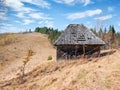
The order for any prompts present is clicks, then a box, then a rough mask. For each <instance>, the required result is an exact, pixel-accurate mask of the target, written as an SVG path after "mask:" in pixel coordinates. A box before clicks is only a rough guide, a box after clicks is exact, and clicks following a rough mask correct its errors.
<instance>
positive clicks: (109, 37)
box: [90, 25, 120, 49]
mask: <svg viewBox="0 0 120 90" xmlns="http://www.w3.org/2000/svg"><path fill="white" fill-rule="evenodd" d="M90 30H91V31H92V32H93V33H94V34H96V36H98V37H100V38H101V39H102V40H103V41H105V43H106V45H105V49H109V48H117V47H120V32H116V30H115V28H114V25H110V26H109V28H108V29H106V27H105V28H104V29H102V28H100V29H99V31H96V29H93V28H91V29H90Z"/></svg>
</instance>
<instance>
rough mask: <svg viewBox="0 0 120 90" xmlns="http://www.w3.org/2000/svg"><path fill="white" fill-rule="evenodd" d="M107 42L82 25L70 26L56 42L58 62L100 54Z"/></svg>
mask: <svg viewBox="0 0 120 90" xmlns="http://www.w3.org/2000/svg"><path fill="white" fill-rule="evenodd" d="M104 44H105V42H104V41H103V40H102V39H100V38H99V37H97V36H96V35H95V34H94V33H92V32H91V31H90V30H89V29H87V28H86V27H85V26H84V25H82V24H70V25H68V26H67V28H66V29H65V31H64V32H63V33H62V34H61V35H60V37H59V38H58V39H57V40H56V41H55V43H54V45H55V46H56V47H57V60H59V59H61V60H64V59H67V60H68V59H78V58H80V57H82V56H87V55H89V56H90V55H92V54H94V53H97V54H99V53H100V47H101V46H103V45H104Z"/></svg>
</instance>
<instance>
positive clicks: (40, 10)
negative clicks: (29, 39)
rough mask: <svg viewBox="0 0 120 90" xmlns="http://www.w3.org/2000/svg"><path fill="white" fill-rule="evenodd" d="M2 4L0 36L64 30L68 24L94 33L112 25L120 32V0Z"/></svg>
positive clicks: (43, 0)
mask: <svg viewBox="0 0 120 90" xmlns="http://www.w3.org/2000/svg"><path fill="white" fill-rule="evenodd" d="M1 1H2V0H0V32H20V31H26V30H29V29H32V30H34V29H35V27H38V26H39V27H44V26H47V27H53V28H55V29H59V30H64V29H65V28H66V26H67V25H68V24H71V23H72V24H74V23H77V24H81V23H82V24H84V25H85V26H87V27H88V28H94V27H95V28H97V29H98V28H99V27H101V28H104V27H108V26H109V25H114V27H115V30H116V31H120V10H119V9H120V0H3V1H4V2H1ZM1 6H2V7H1ZM6 7H7V8H6Z"/></svg>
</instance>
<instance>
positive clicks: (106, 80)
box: [0, 33, 120, 90]
mask: <svg viewBox="0 0 120 90" xmlns="http://www.w3.org/2000/svg"><path fill="white" fill-rule="evenodd" d="M16 37H17V40H18V41H17V43H14V44H13V45H12V46H11V45H9V46H7V47H6V49H8V50H9V52H11V51H12V50H13V51H14V52H15V51H16V52H19V53H18V54H20V52H21V53H22V54H21V56H20V57H19V58H18V59H16V58H14V59H15V60H14V59H13V60H14V61H11V60H9V61H10V62H13V63H11V64H10V65H9V66H8V67H7V68H6V67H4V68H5V69H4V73H3V72H2V73H0V76H1V78H0V89H1V90H15V89H17V90H21V88H22V90H120V87H119V86H120V49H119V48H118V49H113V50H106V51H102V52H101V56H100V57H99V58H91V59H89V60H88V59H79V60H74V61H62V62H56V61H55V49H54V48H53V47H52V46H51V44H50V43H49V40H48V39H47V36H45V35H42V34H40V33H31V34H18V35H16ZM38 38H39V39H38ZM29 45H30V46H31V48H32V50H33V51H34V52H35V54H34V55H33V56H31V59H30V62H29V63H28V64H27V65H26V68H25V76H24V81H23V82H21V77H19V75H18V73H19V66H17V65H22V61H23V60H24V58H25V56H26V54H27V50H28V49H25V48H27V47H29ZM14 47H16V48H17V49H15V50H14V49H13V48H14ZM20 47H21V48H20ZM11 48H12V49H11ZM23 52H24V53H23ZM11 55H14V53H13V54H11ZM49 55H51V56H52V60H48V57H49ZM13 57H14V56H13ZM12 66H14V68H13V67H12ZM10 67H11V69H10ZM8 73H9V74H8Z"/></svg>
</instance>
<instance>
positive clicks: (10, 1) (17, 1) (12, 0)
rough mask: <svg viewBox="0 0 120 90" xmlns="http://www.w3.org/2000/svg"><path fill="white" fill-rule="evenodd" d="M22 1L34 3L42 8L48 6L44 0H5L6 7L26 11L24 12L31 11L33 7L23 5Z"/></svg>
mask: <svg viewBox="0 0 120 90" xmlns="http://www.w3.org/2000/svg"><path fill="white" fill-rule="evenodd" d="M23 2H27V3H30V4H34V5H37V6H40V7H42V8H49V7H50V4H49V3H47V2H46V1H44V0H6V2H5V3H6V5H7V6H8V7H10V8H12V9H14V10H15V11H26V12H30V11H33V9H31V8H28V7H25V6H24V3H23Z"/></svg>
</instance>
